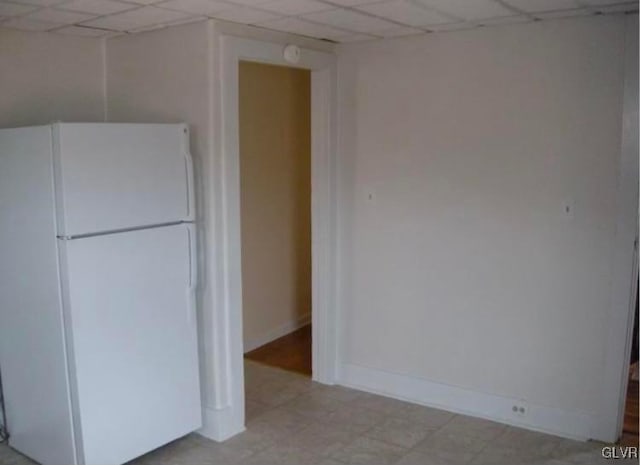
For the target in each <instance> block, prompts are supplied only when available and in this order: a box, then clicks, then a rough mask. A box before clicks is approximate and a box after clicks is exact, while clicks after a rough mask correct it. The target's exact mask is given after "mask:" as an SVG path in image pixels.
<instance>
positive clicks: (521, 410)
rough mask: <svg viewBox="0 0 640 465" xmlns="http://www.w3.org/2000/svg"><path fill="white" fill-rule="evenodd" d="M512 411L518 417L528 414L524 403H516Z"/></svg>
mask: <svg viewBox="0 0 640 465" xmlns="http://www.w3.org/2000/svg"><path fill="white" fill-rule="evenodd" d="M511 413H512V414H513V415H515V416H517V417H524V416H526V415H527V407H525V406H524V405H522V404H514V405H513V407H511Z"/></svg>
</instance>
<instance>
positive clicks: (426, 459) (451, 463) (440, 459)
mask: <svg viewBox="0 0 640 465" xmlns="http://www.w3.org/2000/svg"><path fill="white" fill-rule="evenodd" d="M470 459H471V456H470V455H468V456H467V455H462V454H446V453H440V454H437V453H431V454H423V453H421V452H417V451H411V452H409V453H408V454H407V455H405V456H404V457H402V458H401V459H400V460H399V461H398V462H396V463H395V464H394V465H465V464H466V463H468V461H469V460H470Z"/></svg>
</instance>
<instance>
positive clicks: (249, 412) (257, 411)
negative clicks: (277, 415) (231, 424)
mask: <svg viewBox="0 0 640 465" xmlns="http://www.w3.org/2000/svg"><path fill="white" fill-rule="evenodd" d="M271 408H272V406H271V405H267V404H265V403H263V402H260V401H257V400H253V399H249V398H246V399H245V401H244V412H245V413H244V415H245V419H246V421H251V420H253V419H254V418H256V417H257V416H259V415H262V414H263V413H265V412H266V411H267V410H269V409H271Z"/></svg>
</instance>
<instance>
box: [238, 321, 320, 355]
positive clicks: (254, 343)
mask: <svg viewBox="0 0 640 465" xmlns="http://www.w3.org/2000/svg"><path fill="white" fill-rule="evenodd" d="M309 323H311V313H307V314H306V315H304V316H301V317H300V318H298V319H297V320H295V321H290V322H288V323H285V324H283V325H280V326H278V327H277V328H273V329H271V330H269V331H266V332H265V333H264V334H262V335H260V336H259V337H255V338H252V339H250V340H249V341H245V342H244V353H245V354H246V353H247V352H251V351H252V350H254V349H257V348H258V347H262V346H263V345H265V344H268V343H269V342H271V341H275V340H276V339H278V338H280V337H282V336H286V335H287V334H289V333H292V332H293V331H295V330H296V329H300V328H302V327H303V326H306V325H308V324H309Z"/></svg>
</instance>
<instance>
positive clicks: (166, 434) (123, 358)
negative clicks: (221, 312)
mask: <svg viewBox="0 0 640 465" xmlns="http://www.w3.org/2000/svg"><path fill="white" fill-rule="evenodd" d="M194 243H195V242H194V237H193V231H192V230H191V229H190V227H189V225H185V224H181V225H176V226H166V227H159V228H152V229H144V230H138V231H129V232H126V233H118V234H109V235H102V236H94V237H87V238H83V239H77V240H71V241H63V246H62V247H63V253H62V257H63V262H66V263H63V265H64V268H65V269H66V276H65V281H66V282H65V286H64V288H65V291H66V292H65V294H66V295H65V301H66V305H65V307H66V308H65V310H66V314H67V315H66V316H67V322H68V325H69V326H70V331H69V332H70V333H71V337H70V338H69V340H70V341H69V342H70V345H71V347H70V349H71V352H72V363H70V370H71V380H72V384H73V382H74V381H75V386H74V387H75V391H76V392H75V395H74V396H73V403H74V411H75V421H76V423H77V425H79V428H77V431H78V433H79V435H80V436H81V438H80V440H79V441H77V443H78V447H79V448H80V449H81V450H80V451H79V452H80V453H79V455H80V456H81V457H83V458H84V463H85V464H86V465H94V464H100V465H114V464H122V463H124V462H127V461H129V460H131V459H133V458H135V457H138V456H140V455H142V454H144V453H146V452H149V451H151V450H153V449H155V448H157V447H159V446H161V445H163V444H165V443H167V442H170V441H172V440H174V439H177V438H179V437H181V436H184V435H185V434H187V433H189V432H191V431H194V430H196V429H198V428H199V427H200V426H201V408H200V387H199V374H198V354H197V333H196V315H195V307H194V305H193V303H194V302H193V287H194V280H195V276H194V275H195V272H194V270H195V266H193V265H195V255H194V254H193V253H191V251H192V250H193V245H194Z"/></svg>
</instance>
